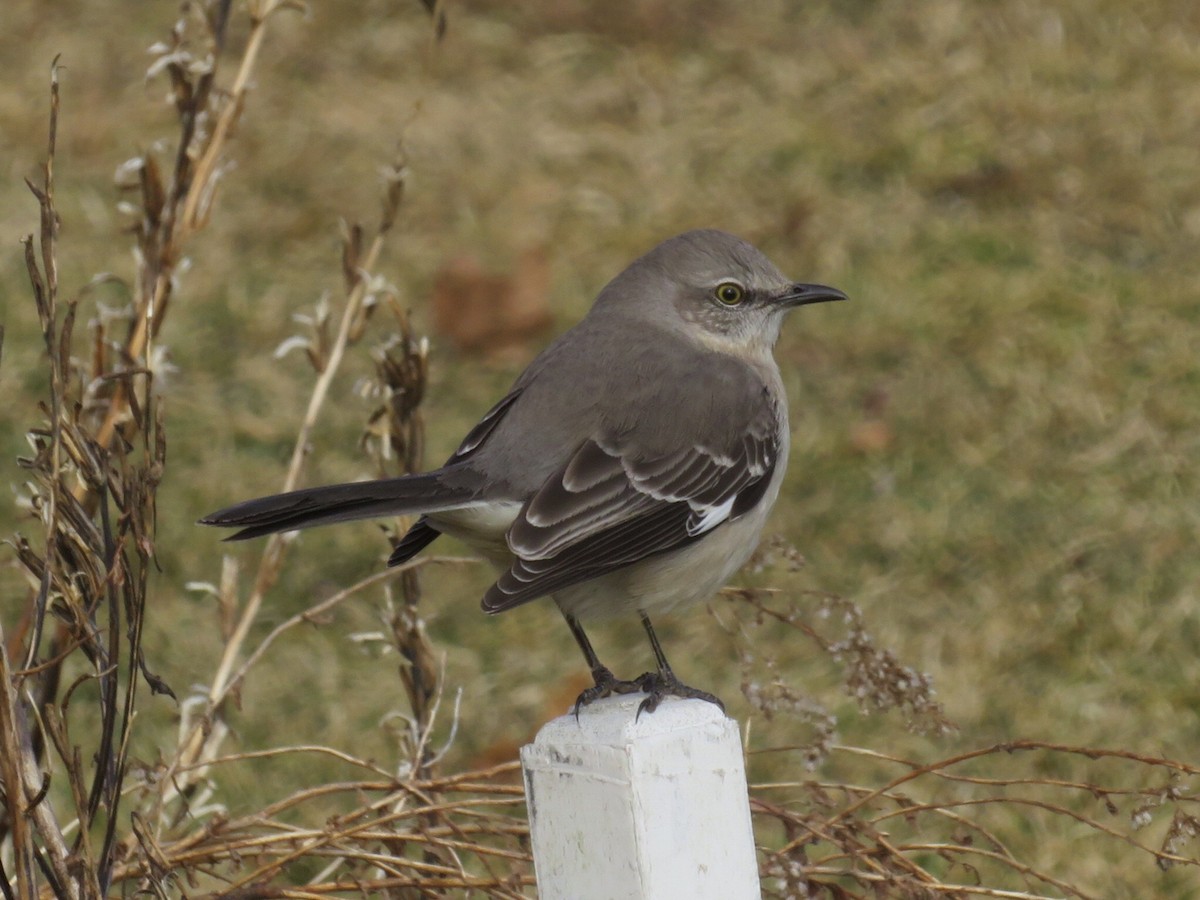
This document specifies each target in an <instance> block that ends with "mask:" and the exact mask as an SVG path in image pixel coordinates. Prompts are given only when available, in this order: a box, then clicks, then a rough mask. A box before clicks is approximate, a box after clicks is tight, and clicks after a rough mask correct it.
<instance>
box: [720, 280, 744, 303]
mask: <svg viewBox="0 0 1200 900" xmlns="http://www.w3.org/2000/svg"><path fill="white" fill-rule="evenodd" d="M716 296H717V299H718V300H720V301H721V302H722V303H724V304H725V305H726V306H737V305H738V304H739V303H741V302H742V300H743V299H744V298H745V296H746V292H745V291H744V290H743V289H742V286H741V285H740V284H738V283H736V282H733V281H726V282H724V283H723V284H719V285H717V290H716Z"/></svg>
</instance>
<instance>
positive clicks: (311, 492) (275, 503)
mask: <svg viewBox="0 0 1200 900" xmlns="http://www.w3.org/2000/svg"><path fill="white" fill-rule="evenodd" d="M443 475H444V470H439V471H435V472H424V473H421V474H418V475H406V476H404V477H403V478H388V479H385V480H381V481H355V482H351V483H349V484H331V485H328V486H326V487H316V488H305V489H303V490H299V491H290V492H288V493H286V494H272V495H271V496H269V497H259V498H257V499H255V500H246V501H243V502H242V503H236V504H234V505H233V506H230V507H227V508H225V509H221V510H217V511H216V512H215V513H211V514H209V515H207V516H205V517H204V518H203V519H201V520H200V524H202V525H217V526H221V527H226V528H236V527H239V526H241V531H238V532H237V533H235V534H232V535H230V536H229V537H228V538H226V540H230V541H244V540H246V539H247V538H254V537H259V536H261V535H264V534H272V533H274V532H277V531H294V530H296V529H298V528H311V527H312V526H314V525H328V524H330V523H332V522H348V521H351V520H353V519H370V518H374V517H376V516H400V515H410V514H413V513H425V512H437V511H440V510H446V509H457V508H460V507H463V506H467V505H469V504H470V503H471V502H473V501H475V500H476V499H477V496H476V489H475V487H473V486H467V485H463V484H447V483H446V480H444V479H443Z"/></svg>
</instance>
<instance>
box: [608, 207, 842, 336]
mask: <svg viewBox="0 0 1200 900" xmlns="http://www.w3.org/2000/svg"><path fill="white" fill-rule="evenodd" d="M845 299H846V295H845V294H843V293H842V292H841V291H839V290H837V289H836V288H832V287H826V286H825V285H823V284H806V283H799V282H794V281H792V280H790V279H789V278H786V277H784V275H783V273H782V272H780V271H779V269H777V268H776V267H775V265H774V264H773V263H772V262H771V261H770V260H769V259H767V257H766V256H764V255H763V254H762V252H761V251H759V250H758V249H757V248H756V247H754V246H753V245H752V244H749V243H747V242H746V241H744V240H742V239H741V238H739V237H735V236H734V235H732V234H727V233H726V232H724V231H716V230H701V231H688V232H685V233H684V234H681V235H679V236H678V237H674V238H671V239H670V240H667V241H664V242H663V243H661V244H659V245H658V246H657V247H655V248H654V249H653V250H651V251H650V252H649V253H647V254H646V255H645V256H643V257H641V258H640V259H638V260H636V261H635V262H634V263H633V264H632V265H630V267H629V268H628V269H627V270H626V271H625V272H624V273H622V275H620V276H618V278H617V279H615V280H614V282H613V284H611V285H610V286H609V288H608V289H606V290H605V292H604V294H602V295H601V300H602V301H604V302H607V303H611V304H613V305H618V304H619V305H620V306H622V307H623V308H624V309H625V311H627V312H628V311H633V310H634V309H637V310H638V312H639V313H649V314H651V315H653V316H654V318H655V319H656V320H657V321H659V322H663V323H666V324H668V325H676V326H677V327H678V328H679V329H680V331H681V332H682V333H683V334H685V335H686V336H688V337H689V338H691V339H693V340H697V341H700V342H701V343H704V344H706V345H708V346H711V347H713V348H715V349H719V350H722V351H724V352H735V353H747V354H759V353H762V352H769V351H770V349H771V347H773V346H774V344H775V342H776V341H777V340H778V339H779V330H780V327H781V326H782V324H783V319H784V316H785V315H786V314H787V313H788V312H790V311H791V310H793V309H795V308H796V307H798V306H805V305H808V304H810V303H824V302H827V301H829V300H845Z"/></svg>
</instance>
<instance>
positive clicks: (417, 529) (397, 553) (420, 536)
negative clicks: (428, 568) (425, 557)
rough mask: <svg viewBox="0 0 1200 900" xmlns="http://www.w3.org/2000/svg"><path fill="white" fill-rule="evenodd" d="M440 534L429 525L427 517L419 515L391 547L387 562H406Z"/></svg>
mask: <svg viewBox="0 0 1200 900" xmlns="http://www.w3.org/2000/svg"><path fill="white" fill-rule="evenodd" d="M441 536H442V533H441V532H440V531H438V530H437V529H436V528H434V527H433V526H432V525H430V524H429V520H428V519H426V518H425V517H424V516H421V518H419V519H417V521H416V522H415V523H414V524H413V527H412V528H410V529H408V532H407V533H406V534H405V535H404V537H402V538H400V540H399V541H398V542H397V543H396V546H395V547H393V548H392V555H391V556H389V557H388V563H387V564H388V565H389V566H398V565H400V564H401V563H406V562H408V561H409V560H410V559H412V558H413V557H414V556H416V555H417V554H418V553H420V552H421V551H422V550H424V549H425V548H426V547H428V546H429V545H430V544H432V543H433V542H434V541H436V540H437V539H438V538H439V537H441Z"/></svg>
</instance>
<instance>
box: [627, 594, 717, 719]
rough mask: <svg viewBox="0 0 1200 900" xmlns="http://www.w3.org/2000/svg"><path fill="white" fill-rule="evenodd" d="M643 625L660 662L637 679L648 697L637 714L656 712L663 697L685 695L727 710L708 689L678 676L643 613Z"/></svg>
mask: <svg viewBox="0 0 1200 900" xmlns="http://www.w3.org/2000/svg"><path fill="white" fill-rule="evenodd" d="M641 616H642V627H643V628H645V629H646V634H647V636H648V637H649V638H650V647H651V649H652V650H654V659H655V661H656V662H657V663H658V671H657V672H647V673H646V674H645V675H643V676H641V677H640V678H638V680H637V682H636V683H637V684H638V686H639V687H640V688H641V689H642V690H643V691H645V692H646V694H647V697H646V699H645V700H643V701H642V702H641V704H640V705H639V706H638V711H637V714H638V716H641V714H642V713H644V712H648V713H651V712H654V710H656V709H658V704H660V703H661V702H662V699H663V697H685V698H691V699H696V700H707V701H708V702H709V703H715V704H716V705H717V707H718V708H719V709H720V710H721V712H725V704H724V703H722V702H721V701H720V700H719V699H718V698H717V697H714V696H713V695H712V694H710V693H708V692H707V691H701V690H697V689H696V688H694V687H688V686H687V685H686V684H684V683H683V682H682V681H680V680H679V679H678V678H677V677H676V676H675V673H674V671H672V669H671V664H670V663H669V662H667V656H666V654H665V653H663V648H662V644H660V643H659V642H658V635H657V634H655V633H654V626H653V625H651V624H650V619H649V617H648V616H647V615H646V614H645V613H642V614H641Z"/></svg>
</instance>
